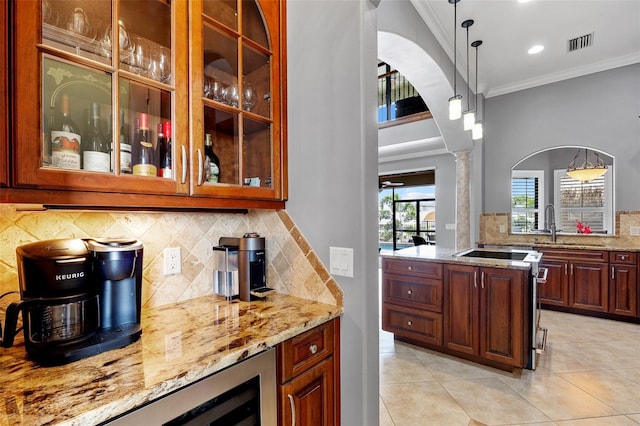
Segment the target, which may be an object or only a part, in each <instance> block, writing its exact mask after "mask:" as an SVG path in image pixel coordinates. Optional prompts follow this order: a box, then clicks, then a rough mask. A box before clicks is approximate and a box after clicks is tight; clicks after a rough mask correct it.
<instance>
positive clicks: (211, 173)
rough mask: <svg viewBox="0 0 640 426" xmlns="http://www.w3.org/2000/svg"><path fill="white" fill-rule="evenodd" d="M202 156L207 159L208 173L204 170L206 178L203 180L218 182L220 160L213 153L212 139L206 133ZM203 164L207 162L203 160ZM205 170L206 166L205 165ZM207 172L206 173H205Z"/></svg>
mask: <svg viewBox="0 0 640 426" xmlns="http://www.w3.org/2000/svg"><path fill="white" fill-rule="evenodd" d="M204 155H205V157H206V159H208V160H209V161H208V166H209V169H208V171H207V170H205V175H208V178H207V179H205V180H207V181H209V182H212V183H218V182H220V160H219V159H218V156H217V155H216V154H215V152H213V138H212V135H211V133H207V134H206V135H205V139H204ZM205 163H207V161H206V160H205ZM205 169H206V165H205ZM207 172H208V173H207Z"/></svg>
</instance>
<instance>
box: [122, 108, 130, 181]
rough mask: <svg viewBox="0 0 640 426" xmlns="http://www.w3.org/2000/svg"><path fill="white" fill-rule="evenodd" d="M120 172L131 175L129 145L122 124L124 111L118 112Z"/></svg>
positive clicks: (127, 133) (126, 132) (123, 124)
mask: <svg viewBox="0 0 640 426" xmlns="http://www.w3.org/2000/svg"><path fill="white" fill-rule="evenodd" d="M120 172H121V173H131V144H130V143H129V132H128V131H127V127H126V125H125V123H124V110H121V111H120Z"/></svg>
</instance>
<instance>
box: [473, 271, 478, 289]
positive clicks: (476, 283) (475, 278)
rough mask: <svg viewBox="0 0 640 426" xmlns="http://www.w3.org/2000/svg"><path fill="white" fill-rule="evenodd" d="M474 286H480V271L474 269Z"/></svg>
mask: <svg viewBox="0 0 640 426" xmlns="http://www.w3.org/2000/svg"><path fill="white" fill-rule="evenodd" d="M473 287H474V288H478V271H473Z"/></svg>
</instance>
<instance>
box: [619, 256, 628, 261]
mask: <svg viewBox="0 0 640 426" xmlns="http://www.w3.org/2000/svg"><path fill="white" fill-rule="evenodd" d="M620 260H622V261H623V262H624V261H625V260H627V256H625V255H624V254H623V255H622V256H620Z"/></svg>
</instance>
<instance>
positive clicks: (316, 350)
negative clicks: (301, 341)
mask: <svg viewBox="0 0 640 426" xmlns="http://www.w3.org/2000/svg"><path fill="white" fill-rule="evenodd" d="M309 352H311V353H312V354H315V353H316V352H318V345H316V344H315V343H314V344H313V345H311V346H309Z"/></svg>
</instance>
